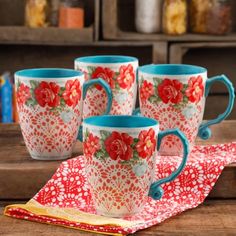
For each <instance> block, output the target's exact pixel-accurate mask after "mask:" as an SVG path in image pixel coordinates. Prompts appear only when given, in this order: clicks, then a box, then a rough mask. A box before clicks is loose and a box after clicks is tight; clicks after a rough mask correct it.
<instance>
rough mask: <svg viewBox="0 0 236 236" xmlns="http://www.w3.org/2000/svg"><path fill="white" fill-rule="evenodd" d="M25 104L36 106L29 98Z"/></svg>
mask: <svg viewBox="0 0 236 236" xmlns="http://www.w3.org/2000/svg"><path fill="white" fill-rule="evenodd" d="M25 104H26V106H35V105H37V102H36V101H35V100H34V99H32V98H30V99H28V100H27V101H26V103H25Z"/></svg>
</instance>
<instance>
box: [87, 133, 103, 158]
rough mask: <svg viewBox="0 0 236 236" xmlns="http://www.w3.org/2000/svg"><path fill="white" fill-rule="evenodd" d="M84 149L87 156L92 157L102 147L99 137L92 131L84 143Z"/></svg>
mask: <svg viewBox="0 0 236 236" xmlns="http://www.w3.org/2000/svg"><path fill="white" fill-rule="evenodd" d="M83 149H84V154H85V156H88V157H92V156H93V155H94V153H95V152H97V151H98V150H99V149H100V144H99V137H97V136H94V135H93V134H92V133H90V134H89V135H88V137H87V139H86V141H85V142H84V143H83Z"/></svg>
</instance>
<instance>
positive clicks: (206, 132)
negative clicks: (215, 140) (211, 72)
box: [198, 75, 235, 140]
mask: <svg viewBox="0 0 236 236" xmlns="http://www.w3.org/2000/svg"><path fill="white" fill-rule="evenodd" d="M215 82H221V83H223V84H224V85H225V86H226V88H227V90H228V92H229V103H228V106H227V108H226V110H225V112H224V113H222V114H220V115H219V116H218V117H217V118H216V119H214V120H210V121H207V122H206V123H202V124H201V125H200V127H199V130H198V136H199V137H200V138H201V139H204V140H206V139H209V138H210V137H211V130H210V128H209V126H211V125H214V124H218V123H220V122H221V121H223V120H224V119H225V118H226V117H227V116H228V115H229V114H230V113H231V111H232V109H233V106H234V99H235V94H234V86H233V84H232V83H231V82H230V80H229V79H228V78H227V77H226V76H225V75H218V76H215V77H212V78H210V79H208V80H207V81H206V89H205V97H207V96H208V93H209V90H210V88H211V86H212V84H213V83H215Z"/></svg>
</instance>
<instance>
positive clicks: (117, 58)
mask: <svg viewBox="0 0 236 236" xmlns="http://www.w3.org/2000/svg"><path fill="white" fill-rule="evenodd" d="M136 61H137V62H138V58H136V57H130V56H121V55H99V56H87V57H79V58H76V59H75V62H83V63H94V64H96V63H101V64H102V63H105V64H106V63H128V62H136Z"/></svg>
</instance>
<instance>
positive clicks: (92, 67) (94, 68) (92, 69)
mask: <svg viewBox="0 0 236 236" xmlns="http://www.w3.org/2000/svg"><path fill="white" fill-rule="evenodd" d="M87 68H88V73H89V74H90V75H91V74H93V72H94V71H95V70H96V67H95V66H88V67H87Z"/></svg>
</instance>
